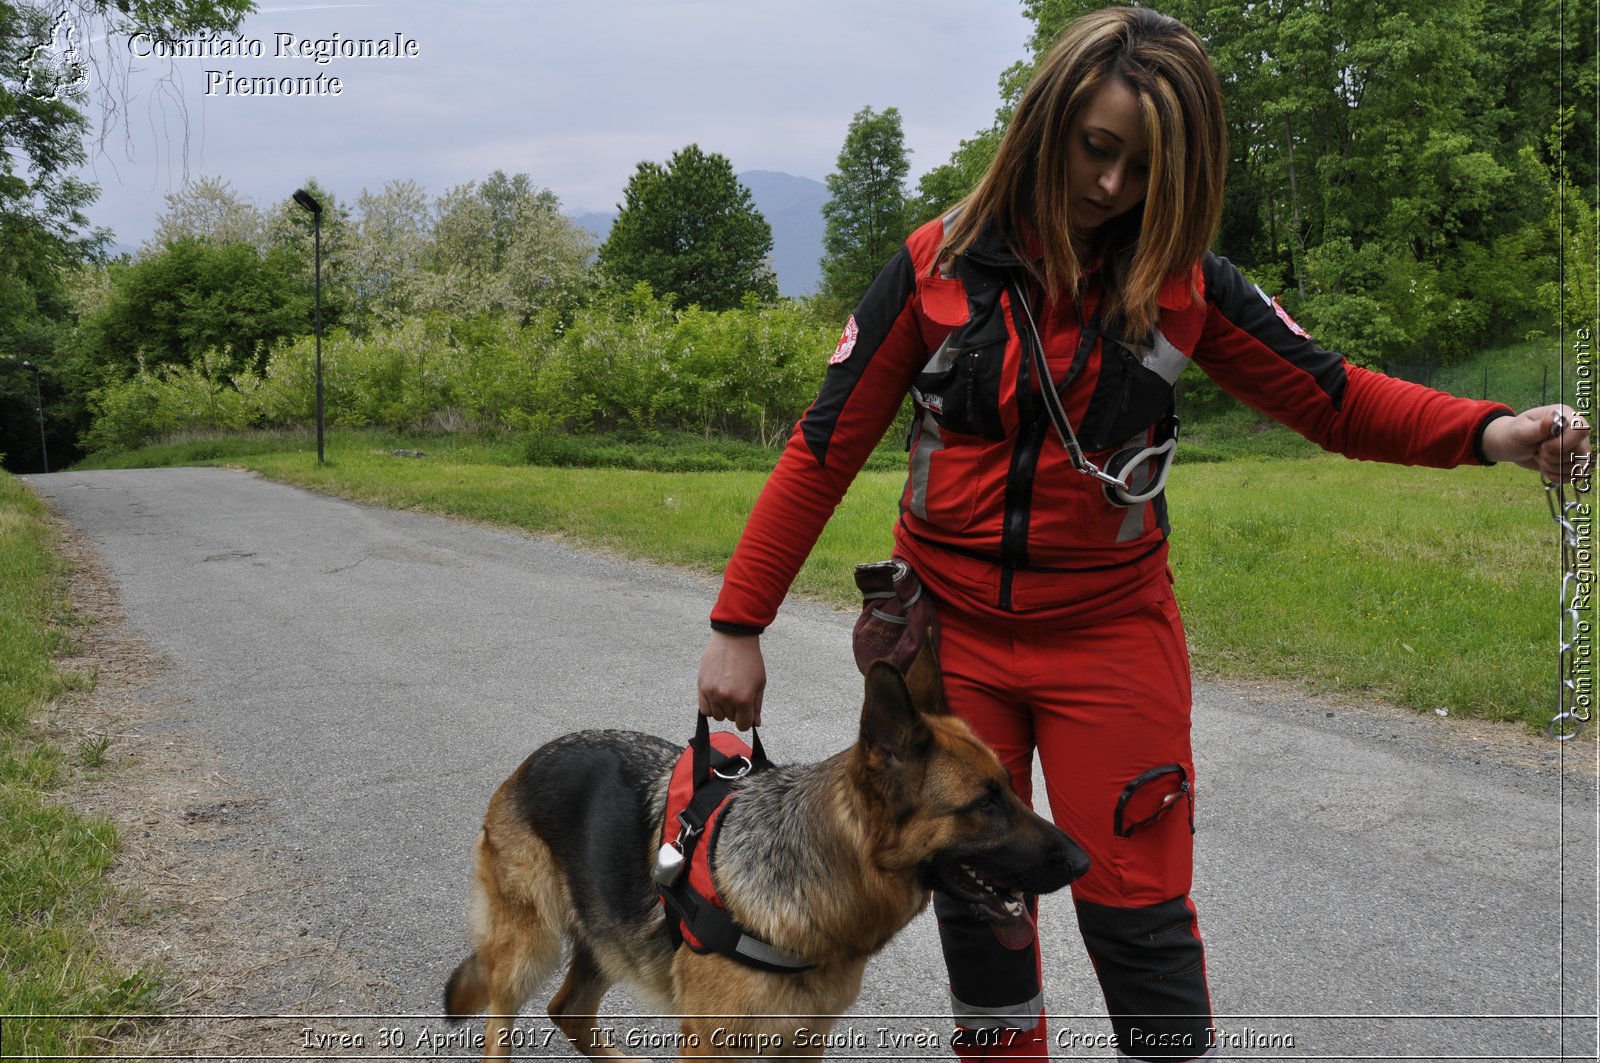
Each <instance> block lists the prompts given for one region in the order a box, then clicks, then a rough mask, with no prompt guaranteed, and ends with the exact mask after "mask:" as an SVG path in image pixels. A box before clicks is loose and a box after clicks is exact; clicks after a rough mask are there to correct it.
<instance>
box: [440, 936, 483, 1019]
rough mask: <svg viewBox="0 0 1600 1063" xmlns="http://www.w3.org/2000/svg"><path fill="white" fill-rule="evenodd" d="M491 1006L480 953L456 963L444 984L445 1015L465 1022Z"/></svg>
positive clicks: (447, 1017)
mask: <svg viewBox="0 0 1600 1063" xmlns="http://www.w3.org/2000/svg"><path fill="white" fill-rule="evenodd" d="M488 1006H489V983H488V981H487V980H485V978H484V975H483V964H481V963H479V962H478V954H477V953H476V952H474V953H473V954H472V955H471V956H468V957H467V958H466V959H464V960H462V961H461V962H460V963H458V964H456V969H455V970H454V971H453V972H451V974H450V980H449V981H448V982H446V983H445V984H444V1015H445V1018H446V1019H448V1020H450V1021H451V1022H463V1021H465V1020H466V1019H468V1018H470V1017H471V1016H473V1015H476V1014H478V1012H480V1011H482V1010H483V1009H484V1008H487V1007H488Z"/></svg>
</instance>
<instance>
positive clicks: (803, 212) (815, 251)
mask: <svg viewBox="0 0 1600 1063" xmlns="http://www.w3.org/2000/svg"><path fill="white" fill-rule="evenodd" d="M739 180H740V181H742V182H744V186H745V187H746V188H748V189H750V198H751V199H753V200H755V204H756V209H757V210H759V211H760V212H761V215H762V217H764V218H766V219H767V224H768V225H771V226H772V268H773V270H775V271H776V272H777V274H778V291H779V292H780V293H781V294H783V295H792V296H800V295H811V294H812V293H814V292H815V291H816V290H817V285H818V284H819V283H820V282H821V280H822V267H821V266H820V265H819V262H820V260H821V259H822V205H823V204H824V203H826V202H827V201H828V186H827V185H825V184H823V183H822V182H821V181H813V180H812V179H811V178H809V177H796V176H794V175H793V174H787V173H778V172H777V171H775V170H748V171H746V172H744V173H742V174H740V175H739ZM571 218H572V220H573V221H575V222H577V223H578V224H579V225H581V226H583V227H584V228H585V229H588V230H589V231H590V232H592V233H594V235H595V239H596V240H598V241H602V242H603V241H604V240H605V238H606V235H607V234H608V233H610V232H611V224H612V223H613V222H615V221H616V220H617V213H616V211H610V212H605V211H594V210H586V211H577V212H575V213H573V214H572V215H571Z"/></svg>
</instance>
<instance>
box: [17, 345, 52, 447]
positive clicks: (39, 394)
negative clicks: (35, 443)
mask: <svg viewBox="0 0 1600 1063" xmlns="http://www.w3.org/2000/svg"><path fill="white" fill-rule="evenodd" d="M22 368H24V369H26V370H28V371H29V372H31V373H32V374H33V405H34V408H35V409H36V410H37V411H38V412H39V454H40V456H41V457H42V458H43V460H44V471H45V472H49V471H50V448H49V446H48V445H47V444H46V443H45V441H44V392H43V391H42V390H41V389H40V387H39V367H38V366H36V365H34V364H33V363H32V362H23V363H22Z"/></svg>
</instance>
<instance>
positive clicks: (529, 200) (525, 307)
mask: <svg viewBox="0 0 1600 1063" xmlns="http://www.w3.org/2000/svg"><path fill="white" fill-rule="evenodd" d="M434 212H435V216H436V217H435V221H434V226H433V243H432V245H431V248H430V250H429V251H428V253H427V255H426V256H425V262H426V270H425V271H424V272H423V273H421V274H419V275H418V276H417V278H416V283H417V289H416V305H417V308H418V309H419V310H424V311H430V310H431V311H437V312H440V313H446V314H451V315H454V316H456V317H463V318H470V317H479V316H484V315H488V316H496V315H509V316H510V317H512V318H513V319H514V320H515V321H516V322H517V323H519V324H526V323H527V322H529V321H531V320H533V318H534V317H536V316H537V315H538V314H539V313H540V312H541V311H543V310H546V309H552V310H556V311H558V312H561V313H566V312H568V311H570V309H571V308H572V306H573V305H574V304H575V303H577V302H579V301H581V299H582V298H583V297H584V295H585V294H586V293H587V291H588V290H589V288H590V287H591V286H592V284H593V280H592V275H591V268H590V260H591V259H592V257H593V255H594V238H593V237H592V236H591V235H590V234H589V232H588V231H587V230H585V229H583V228H581V227H580V226H579V225H578V224H577V223H575V222H573V221H572V220H571V219H570V218H568V217H567V216H566V215H564V214H562V213H561V201H560V199H558V198H557V197H556V194H555V193H554V192H551V191H550V190H549V189H548V188H536V187H535V186H534V184H533V181H532V180H531V179H530V178H529V177H528V175H527V174H517V175H515V176H514V177H508V176H506V174H505V173H503V172H502V171H500V170H496V171H495V172H494V173H492V174H490V175H489V177H488V179H487V180H485V181H484V182H483V183H481V184H479V183H476V182H470V181H469V182H468V183H467V184H464V185H459V186H457V187H455V188H452V189H451V190H450V191H448V192H446V193H445V194H444V195H443V196H441V197H440V198H439V200H438V202H437V203H436V204H435V208H434Z"/></svg>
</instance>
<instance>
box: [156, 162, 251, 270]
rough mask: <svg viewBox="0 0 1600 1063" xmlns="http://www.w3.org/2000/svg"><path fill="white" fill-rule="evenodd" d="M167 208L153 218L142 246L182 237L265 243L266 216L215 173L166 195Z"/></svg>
mask: <svg viewBox="0 0 1600 1063" xmlns="http://www.w3.org/2000/svg"><path fill="white" fill-rule="evenodd" d="M166 203H167V209H166V210H165V211H164V212H162V214H161V215H160V216H159V217H157V218H156V231H155V233H154V235H152V236H151V238H150V242H149V243H148V244H147V245H146V250H147V251H150V252H159V251H160V250H161V248H163V247H165V246H166V245H168V244H171V243H174V242H176V241H178V240H182V239H186V238H189V239H198V240H205V241H206V242H207V243H213V244H248V245H249V246H251V247H255V248H264V247H265V245H266V220H265V219H264V218H263V217H262V216H261V211H260V210H258V209H257V208H256V205H255V204H254V203H251V202H250V201H249V200H247V199H245V198H243V197H242V196H240V195H239V194H238V193H237V192H235V191H234V190H233V189H232V188H231V187H229V185H228V182H227V181H225V180H223V179H222V178H218V177H202V178H200V179H199V180H198V181H192V182H190V183H189V184H187V185H185V186H184V187H183V188H181V189H180V190H178V191H176V192H171V193H169V194H168V195H167V197H166Z"/></svg>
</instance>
